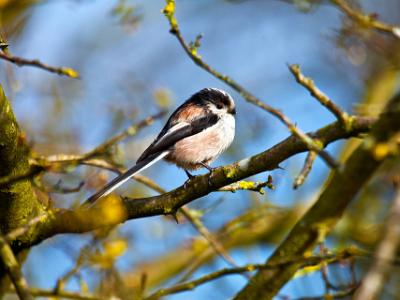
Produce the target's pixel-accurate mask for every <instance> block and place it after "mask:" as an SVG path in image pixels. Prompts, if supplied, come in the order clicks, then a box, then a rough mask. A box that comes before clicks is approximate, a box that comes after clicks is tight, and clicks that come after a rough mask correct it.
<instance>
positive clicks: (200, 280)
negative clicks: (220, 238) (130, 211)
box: [144, 250, 353, 300]
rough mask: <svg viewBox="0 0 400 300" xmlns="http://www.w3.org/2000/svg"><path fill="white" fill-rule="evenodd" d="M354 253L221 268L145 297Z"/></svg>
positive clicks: (152, 298) (333, 260)
mask: <svg viewBox="0 0 400 300" xmlns="http://www.w3.org/2000/svg"><path fill="white" fill-rule="evenodd" d="M352 255H353V254H352V253H351V252H347V251H346V250H344V251H341V252H339V253H337V254H327V255H321V256H311V257H297V258H292V259H290V260H287V259H285V258H282V259H281V261H279V262H276V263H275V264H274V265H266V264H248V265H245V266H242V267H236V268H227V269H221V270H218V271H215V272H213V273H210V274H207V275H204V276H202V277H200V278H197V279H195V280H191V281H188V282H183V283H181V284H177V285H174V286H172V287H169V288H162V289H159V290H158V291H156V292H154V293H153V294H151V295H150V296H148V297H146V298H144V300H155V299H159V298H160V297H162V296H165V295H171V294H176V293H180V292H184V291H189V290H193V289H195V288H196V287H198V286H200V285H202V284H205V283H208V282H210V281H213V280H216V279H218V278H221V277H224V276H227V275H235V274H242V273H247V272H253V271H255V270H260V269H279V268H282V267H285V266H286V265H287V264H289V263H294V262H297V263H300V264H301V265H302V267H310V266H315V265H319V264H321V263H326V264H332V263H337V262H340V261H343V260H346V259H348V258H349V257H352Z"/></svg>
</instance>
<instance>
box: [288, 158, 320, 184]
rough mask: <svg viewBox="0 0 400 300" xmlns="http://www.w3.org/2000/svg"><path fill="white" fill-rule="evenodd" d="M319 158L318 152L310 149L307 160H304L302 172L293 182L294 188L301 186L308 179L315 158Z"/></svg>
mask: <svg viewBox="0 0 400 300" xmlns="http://www.w3.org/2000/svg"><path fill="white" fill-rule="evenodd" d="M316 158H317V153H316V152H315V151H309V152H308V154H307V157H306V160H305V162H304V166H303V168H302V169H301V171H300V174H299V175H297V177H296V179H295V180H294V183H293V188H294V189H297V188H298V187H299V186H301V185H302V184H303V183H304V181H305V180H306V179H307V176H308V174H309V173H310V171H311V168H312V166H313V163H314V161H315V159H316Z"/></svg>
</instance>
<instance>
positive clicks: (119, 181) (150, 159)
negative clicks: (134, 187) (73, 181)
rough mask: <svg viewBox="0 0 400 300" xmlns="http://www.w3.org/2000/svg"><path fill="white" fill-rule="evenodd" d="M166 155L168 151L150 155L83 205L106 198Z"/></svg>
mask: <svg viewBox="0 0 400 300" xmlns="http://www.w3.org/2000/svg"><path fill="white" fill-rule="evenodd" d="M168 153H169V151H164V152H161V153H156V154H153V155H150V156H149V157H147V158H145V159H144V160H142V161H140V162H138V163H137V164H136V165H134V166H133V167H132V168H130V169H129V170H128V171H126V172H125V173H123V174H121V175H119V176H117V177H115V178H114V179H113V180H111V181H110V182H109V183H107V184H106V185H105V186H104V187H103V188H102V189H101V190H99V191H97V192H96V193H95V194H93V195H92V196H90V197H89V198H88V199H87V200H86V201H85V202H84V205H88V204H91V203H94V202H95V201H96V200H97V199H99V198H101V197H104V196H107V195H108V194H110V193H111V192H112V191H114V190H115V189H116V188H118V187H119V186H120V185H121V184H123V183H124V182H125V181H127V180H128V179H129V178H131V177H132V176H134V175H135V174H137V173H139V172H141V171H143V170H144V169H147V168H148V167H150V166H151V165H153V164H154V163H156V162H157V161H159V160H160V159H163V158H164V157H165V156H167V155H168Z"/></svg>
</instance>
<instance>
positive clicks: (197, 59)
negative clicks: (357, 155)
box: [163, 0, 338, 168]
mask: <svg viewBox="0 0 400 300" xmlns="http://www.w3.org/2000/svg"><path fill="white" fill-rule="evenodd" d="M166 3H167V5H166V6H165V8H164V10H163V13H164V15H165V16H166V18H167V19H168V22H169V24H170V26H171V29H170V32H171V33H172V34H173V35H174V36H175V37H176V38H177V39H178V41H179V43H180V44H181V46H182V48H183V49H184V51H185V52H186V54H187V55H188V56H189V58H190V59H191V60H192V61H193V62H194V63H195V64H196V65H198V66H199V67H200V68H202V69H204V70H205V71H207V72H208V73H210V74H211V75H213V76H214V77H216V78H218V79H220V80H221V81H223V82H224V83H226V84H227V85H229V86H230V87H231V88H233V89H234V90H235V91H237V92H238V93H239V94H240V95H241V96H242V97H243V98H244V99H245V100H246V101H247V102H249V103H252V104H254V105H256V106H258V107H260V108H261V109H263V110H265V111H267V112H269V113H270V114H272V115H273V116H274V117H276V118H277V119H278V120H280V121H281V122H282V123H283V124H284V125H285V126H286V127H287V128H288V129H289V131H290V133H292V134H294V135H296V136H297V137H298V138H300V139H301V140H302V141H303V142H304V143H305V144H306V145H307V147H308V148H309V149H310V150H314V151H315V152H317V153H318V154H319V155H320V156H321V157H322V158H323V159H324V161H325V162H326V163H327V164H328V165H329V166H330V167H333V168H335V167H337V166H338V165H337V163H336V162H335V160H334V159H333V158H332V157H331V156H330V155H329V153H328V152H326V151H324V147H323V145H321V144H320V143H318V141H315V140H313V139H312V138H310V136H308V135H307V134H306V133H304V132H303V131H302V130H301V129H299V128H297V127H296V125H295V124H294V123H293V122H292V121H291V120H290V119H289V118H288V117H287V116H286V115H285V114H284V113H282V112H281V111H280V110H278V109H276V108H273V107H272V106H270V105H268V104H266V103H264V102H263V101H261V100H260V99H258V98H257V97H256V96H254V95H253V94H251V93H250V92H249V91H248V90H247V89H246V88H244V87H243V86H241V85H240V84H239V83H237V82H236V81H235V80H233V79H232V78H231V77H229V76H227V75H224V74H222V73H220V72H218V71H217V70H216V69H214V68H212V67H211V66H210V65H209V64H207V63H206V62H205V61H204V60H203V59H202V58H201V56H200V55H199V54H198V53H197V48H198V47H199V46H200V39H201V35H199V36H198V37H197V38H196V41H195V42H194V43H191V44H188V43H187V42H186V41H185V40H184V38H183V36H182V34H181V32H180V29H179V26H178V21H177V19H176V17H175V0H166Z"/></svg>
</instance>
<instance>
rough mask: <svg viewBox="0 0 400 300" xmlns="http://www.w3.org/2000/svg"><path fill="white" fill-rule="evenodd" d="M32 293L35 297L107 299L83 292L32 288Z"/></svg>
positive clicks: (86, 299)
mask: <svg viewBox="0 0 400 300" xmlns="http://www.w3.org/2000/svg"><path fill="white" fill-rule="evenodd" d="M29 291H30V293H31V294H32V295H33V296H35V297H49V298H65V299H75V300H106V299H107V298H103V297H99V296H95V295H92V294H87V293H81V292H68V291H54V290H43V289H36V288H31V289H30V290H29ZM108 299H111V298H108ZM112 299H114V300H118V298H116V297H115V296H114V297H112Z"/></svg>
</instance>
